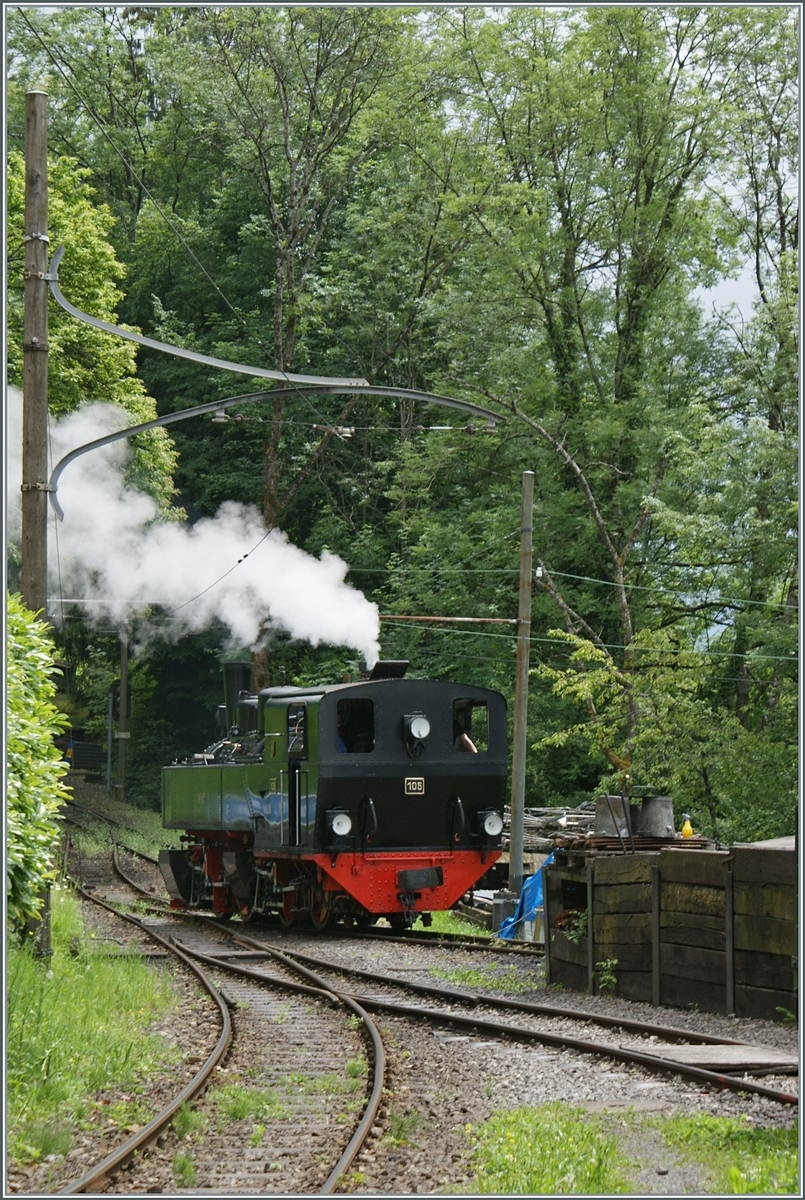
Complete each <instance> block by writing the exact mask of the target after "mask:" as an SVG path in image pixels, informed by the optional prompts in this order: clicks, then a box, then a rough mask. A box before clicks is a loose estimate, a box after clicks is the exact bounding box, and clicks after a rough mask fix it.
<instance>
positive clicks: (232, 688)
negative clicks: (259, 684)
mask: <svg viewBox="0 0 805 1200" xmlns="http://www.w3.org/2000/svg"><path fill="white" fill-rule="evenodd" d="M222 667H223V672H224V703H225V704H226V727H227V729H231V728H232V726H233V725H234V724H235V710H236V708H237V704H238V696H239V695H240V693H241V692H246V691H248V690H249V680H250V678H251V670H252V665H251V663H249V662H225V663H223V664H222Z"/></svg>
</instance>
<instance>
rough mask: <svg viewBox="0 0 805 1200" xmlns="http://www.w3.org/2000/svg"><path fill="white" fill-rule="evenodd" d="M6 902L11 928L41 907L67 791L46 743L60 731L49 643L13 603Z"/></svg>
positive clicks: (12, 599)
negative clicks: (54, 699)
mask: <svg viewBox="0 0 805 1200" xmlns="http://www.w3.org/2000/svg"><path fill="white" fill-rule="evenodd" d="M6 638H7V641H6V647H7V648H6V697H7V724H6V821H7V834H6V839H7V840H6V897H7V903H8V915H9V919H10V920H11V922H12V924H14V925H16V926H18V927H20V926H22V924H23V923H24V922H25V919H26V918H27V917H33V916H35V915H36V913H37V912H38V911H39V908H40V907H41V904H42V897H41V890H42V888H43V887H44V886H45V885H46V884H48V883H49V882H50V881H51V880H52V879H53V878H54V870H53V850H54V845H55V843H56V841H57V840H58V837H59V822H58V816H57V814H58V812H59V808H60V806H61V805H62V804H63V803H64V802H65V801H66V800H67V799H68V797H69V791H68V789H67V788H66V787H65V786H64V784H63V783H62V782H61V779H62V776H63V775H64V774H65V772H66V770H67V765H66V763H64V762H62V761H61V753H60V752H59V751H58V750H57V749H56V747H55V746H54V744H53V738H54V736H55V735H57V734H60V733H61V732H62V730H63V728H64V726H65V725H66V723H67V722H66V718H65V717H63V716H62V715H61V714H60V713H59V712H58V710H57V709H56V707H55V705H54V703H53V696H54V695H55V692H56V687H55V684H54V682H53V678H52V676H53V672H54V668H53V657H54V655H53V649H54V648H53V642H52V641H51V639H50V636H49V633H48V631H47V627H46V625H45V624H44V622H42V621H37V620H36V619H35V617H34V615H33V613H31V612H29V610H28V609H27V608H26V607H25V605H24V604H23V603H22V601H21V600H20V598H19V596H16V595H9V596H8V598H7V606H6Z"/></svg>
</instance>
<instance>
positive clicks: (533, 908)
mask: <svg viewBox="0 0 805 1200" xmlns="http://www.w3.org/2000/svg"><path fill="white" fill-rule="evenodd" d="M552 862H553V851H551V853H550V854H549V855H548V857H547V858H546V859H545V862H544V863H543V864H542V866H541V867H540V869H539V870H538V871H537V872H536V874H534V875H529V876H528V878H527V879H524V880H523V887H522V890H521V892H520V899H519V900H518V901H517V908H516V909H515V910H514V916H512V917H507V918H506V920H505V921H504V922H503V923H502V925H501V926H500V929H499V930H498V937H499V938H506V939H511V938H513V937H514V935H515V932H516V931H517V926H518V925H519V924H520V922H521V921H535V920H536V919H537V909H538V908H542V872H543V871H544V870H545V868H546V867H547V866H548V865H549V864H550V863H552Z"/></svg>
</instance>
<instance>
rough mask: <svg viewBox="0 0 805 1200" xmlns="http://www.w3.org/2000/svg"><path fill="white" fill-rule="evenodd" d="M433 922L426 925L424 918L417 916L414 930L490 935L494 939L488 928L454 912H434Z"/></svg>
mask: <svg viewBox="0 0 805 1200" xmlns="http://www.w3.org/2000/svg"><path fill="white" fill-rule="evenodd" d="M430 915H431V924H430V926H429V927H427V928H426V927H425V926H424V925H423V924H422V918H421V917H417V919H416V921H415V922H414V930H415V931H416V932H417V933H419V932H425V933H453V934H457V935H459V936H461V937H472V938H477V937H488V938H489V940H490V941H492V934H491V933H489V931H488V930H486V929H482V928H481V927H480V926H479V925H473V924H472V923H471V922H470V921H462V919H461V917H457V916H456V915H455V913H452V912H434V913H431V914H430Z"/></svg>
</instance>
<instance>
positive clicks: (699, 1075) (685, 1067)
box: [356, 995, 799, 1104]
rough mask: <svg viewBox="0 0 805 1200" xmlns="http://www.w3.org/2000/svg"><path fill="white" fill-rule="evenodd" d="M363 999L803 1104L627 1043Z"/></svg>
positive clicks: (381, 1007)
mask: <svg viewBox="0 0 805 1200" xmlns="http://www.w3.org/2000/svg"><path fill="white" fill-rule="evenodd" d="M356 999H358V1000H359V1001H360V1003H361V1004H362V1005H363V1006H364V1007H365V1008H368V1009H370V1010H371V1011H373V1012H389V1013H394V1014H396V1015H398V1016H404V1017H409V1018H413V1019H414V1020H423V1019H424V1020H429V1021H433V1022H434V1023H438V1024H442V1025H460V1026H462V1027H464V1028H470V1029H481V1030H483V1031H484V1032H487V1033H491V1034H494V1035H496V1036H498V1037H512V1038H516V1039H517V1040H518V1041H525V1042H527V1041H534V1042H540V1043H543V1044H545V1045H548V1046H561V1047H562V1048H563V1049H569V1050H578V1051H579V1052H580V1053H582V1054H595V1055H596V1056H597V1057H602V1058H615V1059H618V1060H620V1061H621V1062H628V1063H636V1064H637V1065H639V1066H643V1067H647V1068H648V1069H649V1070H650V1071H651V1072H652V1073H653V1074H656V1075H681V1076H683V1077H686V1078H688V1079H693V1080H695V1081H696V1082H699V1083H709V1084H710V1085H711V1087H718V1088H727V1089H728V1090H729V1091H733V1092H749V1093H751V1094H752V1095H756V1096H763V1097H764V1098H765V1099H767V1100H775V1101H777V1102H778V1103H780V1104H799V1096H794V1095H792V1094H790V1093H788V1092H778V1091H777V1090H776V1089H775V1088H769V1087H765V1086H764V1085H763V1084H760V1083H753V1082H752V1081H751V1080H747V1079H740V1080H739V1079H735V1078H733V1077H732V1076H731V1075H722V1074H721V1073H720V1072H717V1071H708V1070H707V1069H706V1068H704V1067H694V1066H691V1065H690V1064H688V1063H681V1062H677V1061H676V1060H675V1059H671V1058H658V1057H657V1056H655V1055H652V1054H644V1053H643V1052H642V1051H640V1050H629V1049H627V1048H625V1047H623V1046H611V1045H608V1044H607V1043H606V1042H588V1041H585V1040H584V1039H583V1038H574V1037H569V1036H567V1035H564V1034H556V1033H548V1032H541V1031H540V1032H537V1031H535V1030H533V1029H528V1028H527V1027H525V1026H522V1025H509V1024H507V1023H505V1022H503V1021H490V1020H486V1019H485V1018H483V1017H480V1016H463V1015H461V1014H459V1013H453V1012H438V1011H436V1010H434V1009H425V1008H421V1007H414V1006H412V1005H408V1004H398V1003H396V1002H394V1001H389V1000H379V999H376V998H375V997H372V996H360V995H358V996H357V997H356Z"/></svg>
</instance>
